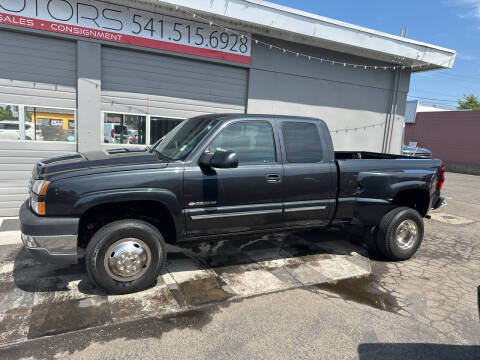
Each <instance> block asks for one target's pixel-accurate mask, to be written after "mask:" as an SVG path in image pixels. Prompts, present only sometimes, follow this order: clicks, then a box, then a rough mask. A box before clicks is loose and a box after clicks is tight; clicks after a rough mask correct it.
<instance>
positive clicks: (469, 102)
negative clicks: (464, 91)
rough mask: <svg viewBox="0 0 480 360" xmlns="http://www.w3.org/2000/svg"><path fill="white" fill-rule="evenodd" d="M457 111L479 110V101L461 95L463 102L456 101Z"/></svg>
mask: <svg viewBox="0 0 480 360" xmlns="http://www.w3.org/2000/svg"><path fill="white" fill-rule="evenodd" d="M457 109H470V110H480V100H478V98H477V97H476V96H475V95H473V94H470V95H463V100H458V107H457Z"/></svg>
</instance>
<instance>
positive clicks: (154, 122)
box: [150, 116, 182, 144]
mask: <svg viewBox="0 0 480 360" xmlns="http://www.w3.org/2000/svg"><path fill="white" fill-rule="evenodd" d="M181 122H182V120H179V119H169V118H164V117H159V116H151V117H150V144H154V143H155V141H157V140H158V139H161V138H162V137H164V136H165V135H167V134H168V133H169V132H170V131H171V130H173V128H175V127H176V126H177V125H178V124H180V123H181Z"/></svg>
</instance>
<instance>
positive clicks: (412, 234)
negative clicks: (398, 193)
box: [375, 207, 423, 261]
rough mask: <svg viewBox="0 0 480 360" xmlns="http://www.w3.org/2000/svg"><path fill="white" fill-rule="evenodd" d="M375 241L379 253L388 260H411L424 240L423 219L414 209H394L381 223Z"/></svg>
mask: <svg viewBox="0 0 480 360" xmlns="http://www.w3.org/2000/svg"><path fill="white" fill-rule="evenodd" d="M375 240H376V245H377V248H378V251H379V252H380V253H381V254H382V255H383V256H385V257H386V258H387V259H390V260H393V261H400V260H407V259H410V258H411V257H412V256H413V255H414V254H415V253H416V252H417V250H418V248H419V247H420V244H421V243H422V240H423V219H422V217H421V215H420V214H419V213H418V211H416V210H414V209H411V208H408V207H399V208H396V209H393V210H392V211H390V212H388V213H387V214H385V215H384V216H383V218H382V220H381V221H380V224H379V225H378V228H377V231H376V236H375Z"/></svg>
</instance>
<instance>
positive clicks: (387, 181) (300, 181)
mask: <svg viewBox="0 0 480 360" xmlns="http://www.w3.org/2000/svg"><path fill="white" fill-rule="evenodd" d="M443 182H444V167H443V166H442V162H441V161H440V160H431V159H416V158H411V157H403V156H399V155H388V154H380V153H369V152H334V149H333V145H332V140H331V137H330V133H329V130H328V128H327V125H326V124H325V123H324V122H323V121H321V120H318V119H313V118H300V117H286V116H267V115H208V116H199V117H195V118H192V119H189V120H186V121H184V122H182V123H181V124H180V125H178V126H177V127H176V128H175V129H174V130H172V131H171V132H170V133H168V134H167V135H166V136H165V138H163V139H162V140H161V141H159V142H157V143H156V144H154V145H152V146H150V147H148V148H146V149H138V148H137V149H134V148H117V149H114V150H108V151H99V152H92V153H84V154H82V153H76V154H71V155H65V156H59V157H55V158H49V159H45V160H42V161H40V162H38V164H37V165H36V166H35V167H34V169H33V175H32V180H31V182H30V185H29V187H30V199H29V200H28V201H26V202H25V203H24V204H23V206H22V208H21V210H20V221H21V230H22V240H23V243H24V246H25V248H26V249H27V250H28V251H29V252H31V254H33V255H35V256H37V257H40V258H43V259H46V260H47V261H49V262H56V263H64V264H68V263H76V262H77V261H78V258H79V257H81V256H83V255H84V256H85V258H86V259H85V262H86V268H87V271H88V273H89V275H90V277H91V279H92V280H93V281H94V282H95V283H96V284H97V285H99V286H100V287H103V288H104V289H106V290H107V291H109V292H110V293H127V292H133V291H137V290H140V289H143V288H145V287H147V286H149V285H151V284H152V283H153V282H154V281H155V279H156V278H157V276H158V274H159V272H160V271H161V269H162V266H163V265H164V263H165V261H166V249H165V247H166V245H165V244H166V243H171V244H177V245H182V244H183V245H186V244H187V243H189V242H191V241H196V240H208V241H212V240H214V239H218V238H221V239H225V238H226V237H231V236H239V235H249V234H251V235H257V234H260V233H268V232H284V231H295V230H298V229H306V228H324V227H330V226H342V225H343V226H347V227H351V226H352V225H353V226H355V227H357V228H360V229H363V231H364V232H366V233H368V234H371V236H370V238H371V239H373V243H374V244H375V246H376V248H377V249H378V252H379V253H380V254H381V255H383V256H384V257H386V258H388V259H390V260H405V259H408V258H410V257H411V256H412V255H413V254H414V253H415V252H416V251H417V249H418V247H419V246H420V243H421V242H422V239H423V217H425V216H427V213H428V211H429V209H431V208H437V207H439V206H440V205H441V204H442V200H443V199H442V198H441V196H440V190H441V188H442V185H443Z"/></svg>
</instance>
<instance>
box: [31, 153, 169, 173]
mask: <svg viewBox="0 0 480 360" xmlns="http://www.w3.org/2000/svg"><path fill="white" fill-rule="evenodd" d="M162 162H163V161H162V160H160V159H159V158H158V156H157V155H156V154H155V153H151V152H149V151H145V150H144V149H141V148H138V149H137V148H133V149H132V148H120V149H109V150H105V151H93V152H85V153H73V154H67V155H61V156H56V157H51V158H47V159H43V160H40V161H39V162H38V163H37V164H36V165H35V167H34V168H33V173H32V177H33V178H34V179H38V178H45V177H47V176H49V175H52V174H55V173H63V172H68V171H78V170H84V169H92V168H102V167H105V168H111V167H119V166H121V167H123V166H132V165H148V164H152V165H155V164H156V165H158V164H160V163H162ZM164 164H165V166H166V163H164Z"/></svg>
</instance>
